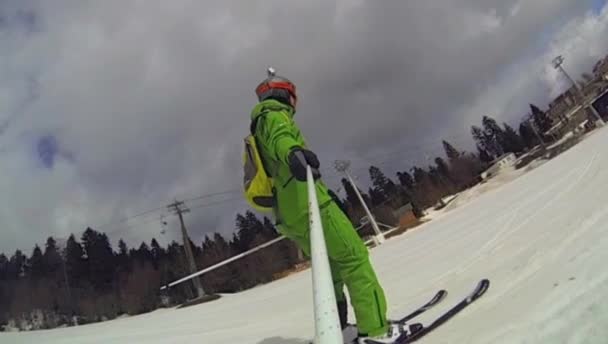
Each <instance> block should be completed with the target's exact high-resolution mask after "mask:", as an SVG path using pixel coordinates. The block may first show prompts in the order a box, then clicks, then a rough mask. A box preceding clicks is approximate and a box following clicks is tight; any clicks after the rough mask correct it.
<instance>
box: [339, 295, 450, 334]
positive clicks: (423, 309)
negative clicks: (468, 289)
mask: <svg viewBox="0 0 608 344" xmlns="http://www.w3.org/2000/svg"><path fill="white" fill-rule="evenodd" d="M447 295H448V292H447V290H445V289H441V290H439V291H438V292H437V293H435V295H434V296H433V298H431V299H430V300H429V301H428V302H427V303H425V304H424V305H422V306H420V307H418V308H416V309H415V310H414V311H412V312H411V313H409V314H407V315H406V316H404V317H402V318H400V319H395V320H389V322H391V323H405V322H406V321H409V320H411V319H414V318H415V317H417V316H419V315H420V314H422V313H424V312H426V311H428V310H429V309H431V308H433V306H436V305H437V304H439V303H440V302H441V301H443V300H444V299H445V297H446V296H447ZM356 326H357V325H356V324H348V327H349V328H352V329H353V330H352V331H343V332H347V333H349V332H350V333H349V334H350V335H349V336H345V337H347V338H345V343H355V342H356V337H357V331H356Z"/></svg>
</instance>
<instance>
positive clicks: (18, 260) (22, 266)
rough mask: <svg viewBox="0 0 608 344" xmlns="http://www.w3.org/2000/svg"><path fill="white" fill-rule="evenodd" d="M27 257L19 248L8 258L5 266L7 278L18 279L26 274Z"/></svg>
mask: <svg viewBox="0 0 608 344" xmlns="http://www.w3.org/2000/svg"><path fill="white" fill-rule="evenodd" d="M26 263H27V257H26V256H25V255H24V254H23V252H22V251H21V250H16V251H15V254H13V256H12V257H11V258H10V260H9V263H8V268H7V274H8V278H9V279H14V280H16V279H20V278H22V277H25V276H26V273H27V266H26Z"/></svg>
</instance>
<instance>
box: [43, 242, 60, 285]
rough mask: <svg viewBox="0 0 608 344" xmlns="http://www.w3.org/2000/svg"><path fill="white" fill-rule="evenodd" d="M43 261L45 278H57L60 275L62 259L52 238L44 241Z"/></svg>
mask: <svg viewBox="0 0 608 344" xmlns="http://www.w3.org/2000/svg"><path fill="white" fill-rule="evenodd" d="M42 259H43V270H44V272H45V274H46V276H52V277H55V278H58V277H59V275H60V274H62V271H61V269H62V265H63V261H62V260H63V258H62V257H61V254H60V253H59V250H58V249H57V243H56V242H55V239H53V237H49V238H47V239H46V244H45V249H44V255H43V257H42Z"/></svg>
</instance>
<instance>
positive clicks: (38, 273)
mask: <svg viewBox="0 0 608 344" xmlns="http://www.w3.org/2000/svg"><path fill="white" fill-rule="evenodd" d="M29 266H30V277H31V278H32V279H33V280H35V281H38V280H40V279H41V278H42V277H44V263H43V258H42V250H41V249H40V246H38V244H36V246H35V247H34V251H33V252H32V256H31V257H30V259H29Z"/></svg>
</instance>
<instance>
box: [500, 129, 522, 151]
mask: <svg viewBox="0 0 608 344" xmlns="http://www.w3.org/2000/svg"><path fill="white" fill-rule="evenodd" d="M503 126H504V128H505V130H504V136H503V142H502V146H503V147H504V150H505V152H511V153H521V152H523V151H524V148H525V146H524V142H523V140H522V138H521V137H520V136H519V135H517V132H516V131H515V130H514V129H513V128H512V127H511V126H510V125H508V124H507V123H503Z"/></svg>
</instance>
